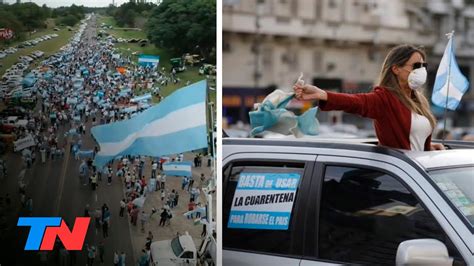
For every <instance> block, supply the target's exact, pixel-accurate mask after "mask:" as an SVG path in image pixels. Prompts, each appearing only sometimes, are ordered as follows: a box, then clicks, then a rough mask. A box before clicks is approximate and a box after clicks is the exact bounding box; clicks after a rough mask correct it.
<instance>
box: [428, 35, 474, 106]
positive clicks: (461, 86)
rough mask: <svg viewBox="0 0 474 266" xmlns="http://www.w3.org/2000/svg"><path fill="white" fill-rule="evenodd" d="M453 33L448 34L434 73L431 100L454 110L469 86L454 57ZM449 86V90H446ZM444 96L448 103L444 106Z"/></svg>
mask: <svg viewBox="0 0 474 266" xmlns="http://www.w3.org/2000/svg"><path fill="white" fill-rule="evenodd" d="M453 40H454V35H453V34H452V33H451V34H450V35H449V41H448V45H447V46H446V49H445V50H444V54H443V58H442V59H441V63H440V64H439V67H438V72H437V73H436V80H435V84H434V87H433V95H432V96H431V101H432V102H433V103H434V104H436V105H437V106H439V107H443V108H448V109H450V110H456V108H457V107H458V105H459V102H461V98H462V96H463V94H464V93H465V92H466V91H467V89H468V87H469V81H467V79H466V77H464V75H463V74H462V73H461V70H459V66H458V64H457V63H456V58H455V57H454V43H453ZM448 86H449V91H448ZM448 92H449V94H448ZM446 98H447V100H448V105H447V106H446Z"/></svg>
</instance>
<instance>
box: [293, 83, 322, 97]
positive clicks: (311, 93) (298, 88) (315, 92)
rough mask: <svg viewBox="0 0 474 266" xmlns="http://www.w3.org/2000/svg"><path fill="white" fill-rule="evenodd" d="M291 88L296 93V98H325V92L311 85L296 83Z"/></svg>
mask: <svg viewBox="0 0 474 266" xmlns="http://www.w3.org/2000/svg"><path fill="white" fill-rule="evenodd" d="M293 90H294V91H295V94H296V99H298V100H303V101H308V100H324V101H325V100H327V98H328V97H327V93H326V92H325V91H324V90H322V89H320V88H318V87H316V86H313V85H308V84H306V85H302V84H301V83H296V84H295V85H293Z"/></svg>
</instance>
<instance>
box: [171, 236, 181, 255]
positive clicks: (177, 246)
mask: <svg viewBox="0 0 474 266" xmlns="http://www.w3.org/2000/svg"><path fill="white" fill-rule="evenodd" d="M171 249H172V250H173V253H174V255H176V257H179V255H181V253H183V247H182V246H181V243H179V237H175V238H173V240H171Z"/></svg>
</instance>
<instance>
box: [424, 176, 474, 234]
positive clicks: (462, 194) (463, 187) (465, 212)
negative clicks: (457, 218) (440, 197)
mask: <svg viewBox="0 0 474 266" xmlns="http://www.w3.org/2000/svg"><path fill="white" fill-rule="evenodd" d="M430 175H431V178H432V179H433V180H434V182H435V183H436V185H437V186H438V187H439V188H440V189H441V190H442V191H443V193H444V194H445V195H446V197H447V198H448V199H449V201H451V203H452V204H453V205H454V206H455V208H456V209H457V211H458V212H459V213H460V214H461V215H462V216H463V217H464V218H465V219H466V220H467V221H468V223H469V224H470V225H471V228H474V167H464V168H456V169H446V170H438V171H432V172H430Z"/></svg>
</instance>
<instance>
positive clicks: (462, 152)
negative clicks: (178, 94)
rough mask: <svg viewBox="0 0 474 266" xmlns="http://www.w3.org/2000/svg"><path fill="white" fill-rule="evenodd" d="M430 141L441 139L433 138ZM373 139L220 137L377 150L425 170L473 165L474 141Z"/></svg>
mask: <svg viewBox="0 0 474 266" xmlns="http://www.w3.org/2000/svg"><path fill="white" fill-rule="evenodd" d="M432 142H433V143H438V142H441V141H440V140H433V141H432ZM377 143H378V140H377V139H376V138H347V139H341V138H314V137H312V138H305V137H303V138H295V139H260V138H224V139H223V141H222V144H223V145H224V146H225V145H264V146H267V145H269V146H294V147H295V146H296V147H314V148H332V149H346V150H347V149H349V150H356V151H361V152H373V153H380V154H385V155H389V156H394V157H397V158H399V159H402V160H405V161H411V162H413V161H414V162H416V163H417V164H418V165H419V166H420V167H422V168H424V169H425V170H431V169H433V168H446V167H449V166H461V165H471V166H473V165H474V143H472V142H471V143H469V142H461V141H445V145H448V146H450V147H451V148H453V147H454V149H448V150H443V151H410V150H403V149H393V148H388V147H384V146H379V145H377Z"/></svg>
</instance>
